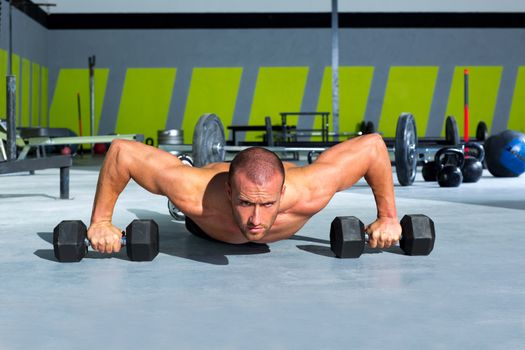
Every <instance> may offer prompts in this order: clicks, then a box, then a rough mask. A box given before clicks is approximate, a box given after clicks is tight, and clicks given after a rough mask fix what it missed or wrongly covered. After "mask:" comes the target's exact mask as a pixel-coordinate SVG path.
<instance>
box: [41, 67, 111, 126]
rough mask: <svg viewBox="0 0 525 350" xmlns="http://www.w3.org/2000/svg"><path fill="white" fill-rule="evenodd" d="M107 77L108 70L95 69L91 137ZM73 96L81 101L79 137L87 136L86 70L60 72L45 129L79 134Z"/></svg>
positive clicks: (87, 88) (87, 71)
mask: <svg viewBox="0 0 525 350" xmlns="http://www.w3.org/2000/svg"><path fill="white" fill-rule="evenodd" d="M46 71H47V70H46ZM46 75H47V74H46ZM108 75H109V69H107V68H101V69H95V135H96V134H98V132H96V131H97V130H98V122H99V120H100V113H101V111H102V106H103V104H104V95H105V92H106V85H107V81H108ZM77 93H80V101H81V116H82V131H83V133H82V135H89V134H90V132H91V130H90V128H91V122H90V119H89V118H90V117H89V70H88V69H61V70H60V72H59V73H58V79H57V84H56V87H55V94H54V95H53V101H52V102H51V108H50V110H49V116H50V125H49V126H50V127H60V128H69V129H71V130H72V131H73V132H75V133H76V134H79V129H80V128H79V122H78V105H77Z"/></svg>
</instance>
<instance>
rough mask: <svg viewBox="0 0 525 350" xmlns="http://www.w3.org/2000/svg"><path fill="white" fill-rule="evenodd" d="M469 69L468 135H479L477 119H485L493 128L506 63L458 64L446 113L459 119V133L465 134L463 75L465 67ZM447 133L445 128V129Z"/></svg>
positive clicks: (488, 125) (489, 126)
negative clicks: (471, 65) (467, 65)
mask: <svg viewBox="0 0 525 350" xmlns="http://www.w3.org/2000/svg"><path fill="white" fill-rule="evenodd" d="M465 68H468V69H469V135H470V136H475V135H476V127H477V124H478V122H480V121H484V122H485V123H486V124H487V127H488V129H489V131H490V129H491V126H492V119H493V118H494V110H495V108H496V102H497V99H498V90H499V85H500V81H501V74H502V72H503V67H500V66H493V67H482V66H478V67H456V69H455V70H454V77H453V79H452V87H451V88H450V95H449V98H448V106H447V115H453V116H455V117H456V120H457V122H458V129H459V133H460V135H462V136H463V135H464V123H463V115H464V112H463V111H464V93H463V91H464V78H463V71H464V69H465ZM442 135H444V129H443V132H442Z"/></svg>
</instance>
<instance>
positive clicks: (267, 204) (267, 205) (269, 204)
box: [264, 203, 273, 208]
mask: <svg viewBox="0 0 525 350" xmlns="http://www.w3.org/2000/svg"><path fill="white" fill-rule="evenodd" d="M271 206H273V203H264V207H265V208H270V207H271Z"/></svg>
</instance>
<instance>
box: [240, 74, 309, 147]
mask: <svg viewBox="0 0 525 350" xmlns="http://www.w3.org/2000/svg"><path fill="white" fill-rule="evenodd" d="M308 69H309V68H308V67H261V68H259V75H258V77H257V85H256V86H255V92H254V96H253V102H252V108H251V112H250V122H249V124H251V125H264V117H265V116H270V117H271V118H272V123H274V124H280V123H281V117H280V114H279V113H280V112H300V111H301V103H302V100H303V95H304V89H305V86H306V78H307V76H308ZM288 124H290V125H296V124H297V117H290V118H289V119H288ZM246 136H247V137H246V140H249V141H261V139H260V138H257V135H254V133H248V134H247V135H246Z"/></svg>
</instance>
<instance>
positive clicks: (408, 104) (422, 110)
mask: <svg viewBox="0 0 525 350" xmlns="http://www.w3.org/2000/svg"><path fill="white" fill-rule="evenodd" d="M438 71H439V67H391V68H390V72H389V75H388V83H387V86H386V90H385V98H384V100H383V108H382V111H381V119H380V121H379V125H378V131H379V132H382V133H383V136H386V137H393V136H395V133H396V126H397V120H398V118H399V115H400V114H401V113H402V112H410V113H412V114H413V115H414V118H415V120H416V125H417V133H418V135H419V136H424V135H425V133H426V128H427V122H428V117H429V114H430V108H431V106H432V99H433V97H434V88H435V85H436V80H437V75H438Z"/></svg>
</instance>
